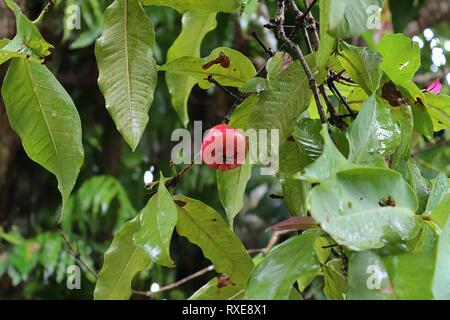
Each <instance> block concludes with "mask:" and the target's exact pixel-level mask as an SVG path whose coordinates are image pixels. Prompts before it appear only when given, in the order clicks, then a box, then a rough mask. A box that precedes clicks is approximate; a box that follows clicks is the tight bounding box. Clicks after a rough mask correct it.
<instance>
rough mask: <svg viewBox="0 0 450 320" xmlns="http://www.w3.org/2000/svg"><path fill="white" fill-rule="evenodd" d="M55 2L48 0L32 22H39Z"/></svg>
mask: <svg viewBox="0 0 450 320" xmlns="http://www.w3.org/2000/svg"><path fill="white" fill-rule="evenodd" d="M55 4H56V1H55V0H49V1H48V3H47V5H46V6H45V7H44V9H42V11H41V13H40V14H39V16H38V17H37V18H36V20H34V21H33V24H39V23H40V22H41V21H42V19H44V17H45V15H46V14H47V13H48V12H49V11H50V9H51V8H52V7H53V6H54V5H55Z"/></svg>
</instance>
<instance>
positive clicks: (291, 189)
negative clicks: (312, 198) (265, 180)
mask: <svg viewBox="0 0 450 320" xmlns="http://www.w3.org/2000/svg"><path fill="white" fill-rule="evenodd" d="M305 164H306V161H305V160H304V155H303V154H302V152H301V149H300V147H299V145H298V144H297V143H296V142H295V141H288V142H285V143H284V144H283V145H282V146H281V148H280V169H279V171H278V174H277V175H278V177H279V178H280V182H281V187H282V188H283V196H284V202H285V204H286V206H287V208H288V210H289V212H290V213H291V214H292V215H293V216H304V215H306V213H307V208H306V197H307V194H308V191H309V188H308V183H306V182H305V181H301V180H298V179H295V178H294V175H295V174H297V173H299V172H300V171H301V170H302V169H303V168H304V166H305Z"/></svg>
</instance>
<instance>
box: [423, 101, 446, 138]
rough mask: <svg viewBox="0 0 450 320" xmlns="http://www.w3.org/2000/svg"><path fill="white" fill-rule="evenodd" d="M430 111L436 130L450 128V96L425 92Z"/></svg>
mask: <svg viewBox="0 0 450 320" xmlns="http://www.w3.org/2000/svg"><path fill="white" fill-rule="evenodd" d="M425 98H426V103H427V106H428V109H427V110H428V112H429V113H430V115H431V118H432V120H433V124H434V131H440V130H443V129H447V128H450V96H446V95H444V94H439V95H437V94H432V93H425Z"/></svg>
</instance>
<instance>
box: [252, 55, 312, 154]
mask: <svg viewBox="0 0 450 320" xmlns="http://www.w3.org/2000/svg"><path fill="white" fill-rule="evenodd" d="M307 59H308V62H309V63H310V65H314V61H315V57H314V56H308V57H307ZM311 63H312V64H311ZM271 70H273V71H271ZM278 70H279V69H278V68H273V69H269V75H268V77H269V79H270V81H269V84H270V89H269V90H265V91H263V92H262V93H261V94H260V98H259V101H258V103H257V105H256V106H255V108H254V110H253V112H252V114H251V116H250V119H249V128H252V129H255V130H261V129H267V130H269V131H270V130H271V129H275V130H278V132H279V139H280V140H279V141H273V142H272V141H271V140H268V141H271V144H272V143H279V142H280V141H281V143H283V142H284V141H286V140H287V139H288V138H289V137H290V136H291V134H292V131H293V130H294V126H295V123H296V122H297V120H298V118H299V116H300V115H301V114H302V113H303V112H304V111H305V110H306V109H307V108H308V106H309V102H310V100H311V96H312V93H311V90H310V89H309V82H308V78H307V76H306V74H305V72H304V71H303V69H302V67H301V65H300V63H299V62H294V63H292V64H291V65H289V67H287V69H285V70H283V71H281V73H280V75H279V76H277V74H276V73H277V72H279V71H278ZM313 70H315V69H314V68H313ZM269 145H270V144H269Z"/></svg>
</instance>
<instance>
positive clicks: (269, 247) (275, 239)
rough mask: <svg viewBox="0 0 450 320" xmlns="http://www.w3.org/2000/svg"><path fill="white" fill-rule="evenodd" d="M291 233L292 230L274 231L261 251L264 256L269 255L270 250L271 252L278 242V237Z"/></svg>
mask: <svg viewBox="0 0 450 320" xmlns="http://www.w3.org/2000/svg"><path fill="white" fill-rule="evenodd" d="M291 232H293V231H292V230H283V231H275V232H274V233H273V234H272V237H271V238H270V240H269V242H268V243H267V246H266V247H265V248H264V250H263V251H262V252H263V253H264V255H265V256H267V255H268V254H269V252H270V250H272V248H273V247H274V246H275V245H276V244H277V243H278V241H279V240H280V237H281V236H282V235H285V234H288V233H291Z"/></svg>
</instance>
